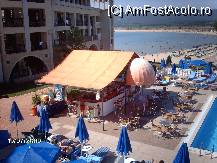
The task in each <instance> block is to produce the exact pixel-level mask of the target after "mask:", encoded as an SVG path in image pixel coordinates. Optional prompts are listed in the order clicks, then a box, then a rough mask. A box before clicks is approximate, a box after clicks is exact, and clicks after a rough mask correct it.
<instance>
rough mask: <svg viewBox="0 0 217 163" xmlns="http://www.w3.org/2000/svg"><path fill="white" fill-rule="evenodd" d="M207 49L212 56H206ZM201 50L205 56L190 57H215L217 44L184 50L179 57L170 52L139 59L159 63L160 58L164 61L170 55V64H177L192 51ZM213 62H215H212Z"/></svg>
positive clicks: (194, 57) (148, 55)
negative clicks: (204, 52)
mask: <svg viewBox="0 0 217 163" xmlns="http://www.w3.org/2000/svg"><path fill="white" fill-rule="evenodd" d="M207 47H210V48H211V51H212V54H208V51H209V50H208V51H207ZM201 48H202V50H201V51H206V55H204V56H201V57H199V58H198V57H196V55H192V56H191V58H192V59H205V58H207V57H211V56H214V55H215V54H214V53H215V49H216V48H217V44H213V45H212V46H209V45H206V46H201V47H199V48H191V49H185V50H182V51H181V52H182V53H183V54H182V55H179V56H172V52H161V53H155V54H147V55H144V56H142V55H140V57H142V58H143V59H145V60H148V61H151V62H158V63H160V61H161V59H162V58H164V59H166V58H167V57H168V56H169V55H170V56H171V57H172V62H173V63H176V64H178V63H179V60H180V59H183V58H184V56H185V55H188V54H190V53H191V52H189V51H191V50H193V51H194V52H193V53H196V51H198V50H199V49H201ZM174 52H176V53H177V52H179V50H176V51H174ZM214 62H216V61H214Z"/></svg>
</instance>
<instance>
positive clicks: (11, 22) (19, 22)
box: [2, 18, 23, 27]
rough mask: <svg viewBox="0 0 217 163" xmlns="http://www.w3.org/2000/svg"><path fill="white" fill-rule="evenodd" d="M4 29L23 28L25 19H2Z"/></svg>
mask: <svg viewBox="0 0 217 163" xmlns="http://www.w3.org/2000/svg"><path fill="white" fill-rule="evenodd" d="M2 22H3V26H4V27H23V18H13V19H9V18H7V19H6V18H2Z"/></svg>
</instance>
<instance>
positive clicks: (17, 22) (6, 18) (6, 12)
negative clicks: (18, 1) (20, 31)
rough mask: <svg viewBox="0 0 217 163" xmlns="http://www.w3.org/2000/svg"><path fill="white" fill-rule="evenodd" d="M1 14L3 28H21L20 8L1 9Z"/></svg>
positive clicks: (21, 13)
mask: <svg viewBox="0 0 217 163" xmlns="http://www.w3.org/2000/svg"><path fill="white" fill-rule="evenodd" d="M1 14H2V22H3V26H4V27H23V11H22V8H2V9H1Z"/></svg>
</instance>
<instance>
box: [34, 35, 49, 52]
mask: <svg viewBox="0 0 217 163" xmlns="http://www.w3.org/2000/svg"><path fill="white" fill-rule="evenodd" d="M30 40H31V51H35V50H44V49H47V34H46V32H36V33H31V34H30Z"/></svg>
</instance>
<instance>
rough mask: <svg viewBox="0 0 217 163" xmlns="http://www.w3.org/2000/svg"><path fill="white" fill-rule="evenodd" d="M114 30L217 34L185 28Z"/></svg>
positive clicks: (119, 30) (116, 30)
mask: <svg viewBox="0 0 217 163" xmlns="http://www.w3.org/2000/svg"><path fill="white" fill-rule="evenodd" d="M114 32H176V33H193V34H204V35H212V36H217V32H208V31H207V32H200V31H195V30H183V29H129V30H128V29H115V30H114Z"/></svg>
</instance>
